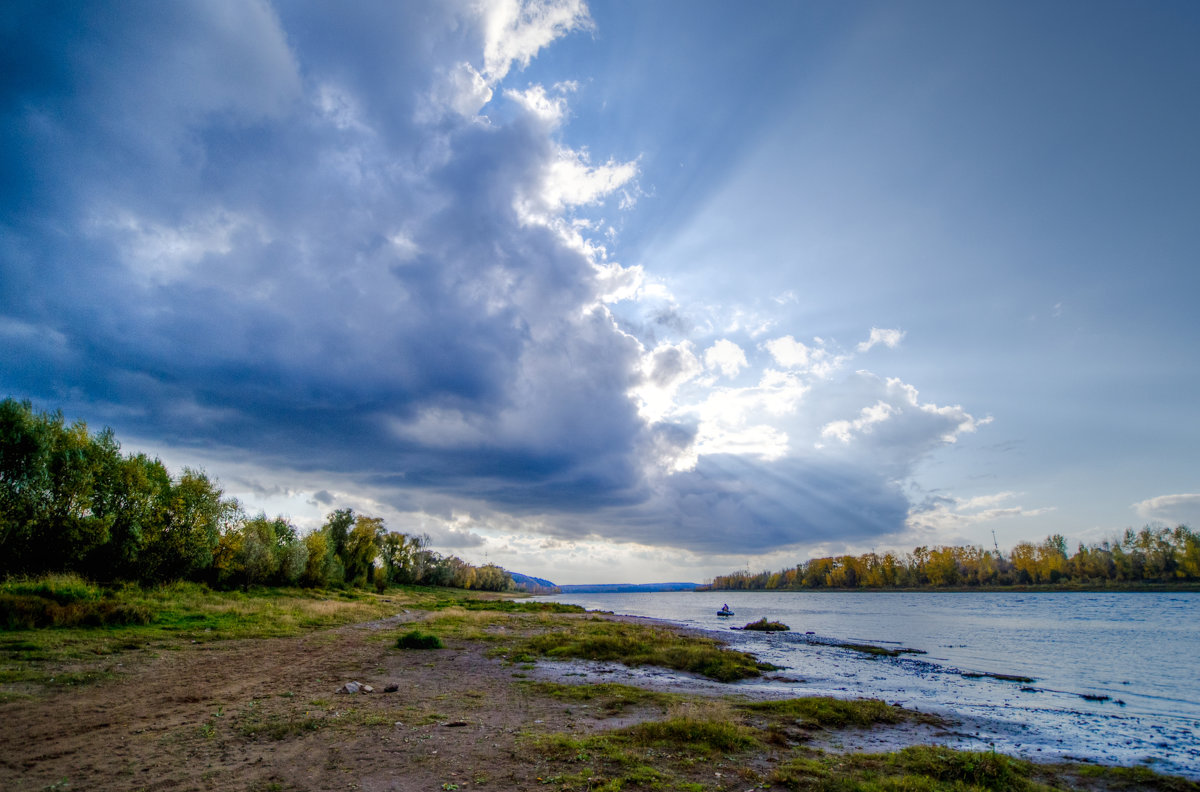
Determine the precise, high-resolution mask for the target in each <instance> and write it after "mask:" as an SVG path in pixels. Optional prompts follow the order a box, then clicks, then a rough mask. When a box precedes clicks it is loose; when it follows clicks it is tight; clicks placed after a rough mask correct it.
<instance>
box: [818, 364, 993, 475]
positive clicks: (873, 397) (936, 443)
mask: <svg viewBox="0 0 1200 792" xmlns="http://www.w3.org/2000/svg"><path fill="white" fill-rule="evenodd" d="M852 384H853V386H854V392H855V393H856V394H857V398H859V399H862V398H864V397H865V398H867V399H869V400H870V401H869V403H868V404H866V405H865V406H863V407H861V408H859V410H858V413H857V414H856V415H855V416H854V417H852V418H841V419H837V420H832V421H829V422H827V423H825V424H824V425H823V426H822V427H821V429H820V439H819V440H818V441H817V447H819V448H830V449H838V448H839V447H840V448H841V449H842V450H843V451H845V452H849V453H852V454H854V455H855V456H859V457H864V456H869V457H873V458H875V459H876V460H877V461H878V462H879V463H880V464H884V463H890V464H891V465H892V466H894V467H895V468H896V469H898V470H906V469H907V467H908V466H910V465H911V464H912V463H913V462H914V461H915V460H917V459H920V458H921V457H923V456H925V455H926V454H928V453H929V452H931V451H933V450H934V449H936V448H938V447H940V446H943V445H946V444H950V443H956V442H957V441H958V438H959V437H960V436H961V435H963V434H967V433H972V432H975V431H976V430H977V429H978V428H979V427H980V426H983V425H985V424H987V423H990V422H991V418H990V417H987V418H976V417H975V416H973V415H971V414H970V413H968V412H967V411H966V410H965V409H963V408H962V406H960V405H938V404H934V403H932V402H922V401H921V400H920V394H919V393H918V391H917V389H916V388H915V387H913V386H912V385H910V384H908V383H906V382H903V381H902V380H900V379H898V378H895V377H888V378H886V379H885V378H880V377H878V376H876V375H875V374H872V373H871V372H868V371H859V372H857V373H856V374H855V376H854V377H853V379H852ZM843 403H844V402H843Z"/></svg>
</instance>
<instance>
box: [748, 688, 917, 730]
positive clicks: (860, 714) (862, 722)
mask: <svg viewBox="0 0 1200 792" xmlns="http://www.w3.org/2000/svg"><path fill="white" fill-rule="evenodd" d="M741 709H743V710H745V711H746V712H749V713H753V714H755V715H760V716H765V717H767V718H772V719H785V720H789V721H800V723H801V724H803V725H805V726H815V727H822V728H827V729H843V728H846V727H848V726H854V727H858V728H866V727H868V726H874V725H875V724H877V723H898V722H900V721H901V720H903V719H904V717H905V716H906V711H905V710H902V709H900V708H899V707H893V706H892V705H891V704H888V703H886V702H883V701H879V700H878V699H836V698H829V697H826V696H812V697H807V698H792V699H783V700H780V701H755V702H751V703H748V704H744V705H742V707H741Z"/></svg>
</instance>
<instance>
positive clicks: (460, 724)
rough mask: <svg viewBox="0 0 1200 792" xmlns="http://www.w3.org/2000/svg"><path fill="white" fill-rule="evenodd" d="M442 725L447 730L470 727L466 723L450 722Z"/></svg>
mask: <svg viewBox="0 0 1200 792" xmlns="http://www.w3.org/2000/svg"><path fill="white" fill-rule="evenodd" d="M442 725H443V726H445V727H446V728H447V729H454V728H457V727H459V726H470V725H471V724H470V723H468V722H467V721H450V722H449V723H443V724H442Z"/></svg>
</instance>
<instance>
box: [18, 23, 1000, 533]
mask: <svg viewBox="0 0 1200 792" xmlns="http://www.w3.org/2000/svg"><path fill="white" fill-rule="evenodd" d="M21 18H22V20H23V24H22V25H19V26H16V28H12V29H11V30H17V29H19V33H20V35H16V34H15V33H12V32H9V33H5V34H0V35H3V40H0V47H2V48H3V49H4V51H6V52H8V53H12V55H11V57H10V61H11V62H12V64H14V68H13V70H12V71H11V75H6V80H5V82H4V83H3V86H4V87H3V89H2V90H3V91H4V94H3V97H2V99H3V101H2V102H0V112H2V113H3V124H2V125H0V185H2V186H0V190H2V191H3V192H2V193H0V200H2V201H3V215H2V216H3V218H4V220H3V224H4V225H3V233H2V234H0V257H2V258H0V262H2V267H3V272H2V274H3V277H0V356H2V357H3V359H4V360H5V365H4V367H3V370H0V387H3V389H4V390H5V391H6V393H11V394H13V395H17V396H20V397H27V398H31V399H33V400H34V401H36V402H38V403H39V404H40V405H43V406H47V407H51V408H62V409H63V410H64V411H65V412H66V413H67V414H68V415H72V416H75V415H78V416H81V417H86V418H87V419H88V420H89V421H90V422H92V423H93V424H103V423H109V424H111V425H112V426H113V427H114V428H115V429H116V431H117V433H118V435H119V436H121V437H123V438H131V439H132V438H140V439H143V440H147V441H150V442H152V443H154V444H156V445H157V446H160V447H163V448H166V449H173V452H172V453H173V458H174V459H176V460H178V462H177V463H176V464H177V465H180V464H193V463H194V461H204V462H205V463H206V464H207V467H208V468H209V469H210V470H211V471H213V472H214V473H217V474H220V473H221V471H222V470H226V471H234V473H233V474H232V475H230V474H226V475H227V477H228V478H229V480H230V482H231V492H234V493H236V494H238V496H239V497H246V498H259V499H260V501H259V502H260V504H261V505H260V507H262V508H265V507H266V505H268V504H269V505H270V506H271V507H272V508H279V509H295V510H297V513H301V512H302V513H303V514H304V517H303V519H304V520H305V521H306V524H307V525H312V524H319V522H320V519H321V517H322V513H323V511H324V510H328V509H331V508H342V507H349V508H355V509H356V510H359V511H368V512H371V513H378V514H381V515H384V516H387V518H388V519H389V524H392V525H394V526H395V527H397V528H398V529H401V530H410V531H412V532H416V533H429V534H430V536H431V537H433V538H434V539H435V540H436V541H437V542H439V543H442V546H447V547H451V548H454V547H464V548H472V547H473V548H480V547H484V546H489V547H490V546H491V545H490V544H488V543H490V542H493V541H498V539H497V537H499V536H502V535H517V534H521V535H530V534H539V535H543V536H551V537H558V538H560V539H562V540H563V541H569V542H576V541H578V542H584V541H589V542H594V541H600V540H601V539H604V540H612V541H620V542H627V543H630V546H631V547H632V546H636V547H639V548H662V547H671V548H678V549H681V550H680V552H685V551H686V552H705V553H713V552H752V553H759V552H770V551H773V550H777V549H778V548H781V547H793V546H796V545H798V544H801V543H803V542H805V541H820V540H826V539H832V538H838V537H862V538H866V537H870V536H874V535H879V534H881V533H888V532H894V531H896V530H900V529H902V528H903V526H904V524H905V520H906V518H907V515H908V504H907V502H906V500H905V497H904V495H903V492H902V491H901V490H900V488H899V484H898V482H900V481H902V480H904V478H905V477H906V476H908V475H910V474H911V470H912V467H913V465H914V463H915V460H918V459H920V458H921V457H922V456H923V455H925V454H927V453H929V452H930V451H932V450H933V449H935V448H937V447H939V446H941V445H945V444H946V443H952V442H954V441H955V440H956V438H957V437H959V436H960V435H962V434H963V433H964V432H970V431H974V430H975V428H976V427H978V426H980V425H982V424H983V423H985V422H986V420H987V419H982V420H980V419H976V418H974V417H973V416H972V415H970V414H969V413H968V412H967V411H966V410H964V409H963V408H962V407H960V406H938V405H934V404H931V403H927V402H921V401H920V400H919V399H918V394H917V391H916V389H915V388H913V387H912V386H910V385H907V384H906V383H903V382H901V381H900V380H898V379H883V378H880V377H877V376H875V375H873V374H870V373H869V372H859V373H857V374H850V375H846V373H845V369H846V364H847V362H848V361H849V360H851V358H852V354H851V353H848V352H846V351H843V350H842V349H840V348H839V347H838V345H837V344H836V343H834V342H826V341H825V340H822V339H821V338H812V340H811V342H810V343H805V342H801V341H797V340H796V336H795V335H794V334H787V335H778V336H777V337H773V338H768V337H767V334H768V333H772V334H775V333H778V332H779V331H778V330H774V329H772V328H774V327H775V325H776V324H777V323H778V316H776V315H774V314H771V313H769V311H763V310H759V309H756V308H744V307H742V306H715V307H714V306H703V305H695V304H687V305H681V304H679V302H678V301H677V300H676V298H675V297H674V296H673V293H672V291H671V288H670V284H669V283H667V282H666V281H665V280H663V279H661V278H659V277H656V276H654V275H653V274H652V271H651V269H650V267H651V266H652V262H646V264H645V268H644V267H643V265H642V264H637V265H632V266H624V265H622V264H620V263H619V262H616V261H612V260H610V258H609V252H608V250H607V248H606V244H610V240H611V238H612V236H611V233H610V231H611V229H612V227H613V225H614V223H612V222H609V221H606V220H605V219H604V217H603V216H602V215H603V214H604V213H610V214H614V215H619V214H620V213H621V212H623V211H629V210H630V208H631V207H632V205H633V202H634V201H635V200H636V199H637V197H638V196H639V195H640V194H641V193H640V188H639V186H638V183H637V182H638V178H639V174H640V161H639V160H638V159H636V158H634V159H628V160H626V159H619V158H616V157H609V156H605V155H604V154H597V155H595V156H593V155H592V154H591V153H590V151H589V149H588V148H586V147H584V146H575V147H573V146H569V145H567V144H566V143H565V142H564V140H563V134H564V128H565V126H566V125H567V124H569V122H570V117H571V114H570V106H569V100H570V99H572V98H573V90H574V88H573V86H572V85H571V84H570V83H565V82H564V83H557V84H555V85H553V86H551V87H549V88H547V87H545V86H543V85H539V84H530V85H527V86H525V87H523V88H521V89H511V88H507V87H506V86H505V79H506V78H507V77H509V76H510V75H511V73H512V72H513V70H514V69H518V68H524V67H526V66H528V65H529V64H530V63H531V62H532V59H533V58H535V57H537V56H538V54H539V53H540V52H542V50H543V49H544V48H546V47H548V46H550V45H551V44H552V43H553V42H554V41H555V40H556V39H558V38H561V37H563V36H565V35H568V34H570V33H572V32H576V31H586V30H589V29H591V27H592V22H591V20H590V17H589V16H588V13H587V9H586V7H585V6H584V5H583V4H582V3H580V2H525V3H518V2H515V1H512V0H506V1H505V2H497V3H488V4H482V5H478V4H468V3H447V4H433V5H408V4H386V3H383V4H377V5H371V4H366V3H361V4H359V3H356V4H352V5H350V6H347V7H344V8H343V7H338V8H333V7H331V6H325V5H321V4H279V5H276V6H272V5H270V4H267V3H265V2H245V3H220V2H201V1H200V0H195V2H187V1H186V0H180V2H174V3H170V4H162V5H154V6H152V7H145V8H142V7H138V8H132V7H124V6H117V7H113V8H107V7H106V8H103V9H101V8H99V7H94V6H89V5H86V4H84V5H81V6H78V7H77V8H75V9H74V11H72V12H71V13H69V14H68V13H65V12H64V13H57V12H54V13H52V12H47V11H43V10H42V9H41V6H40V5H39V4H32V3H31V4H29V5H28V6H26V8H25V9H24V10H23V11H22V17H21ZM567 76H576V75H567ZM485 108H486V111H487V115H486V116H484V115H480V113H481V112H483V111H484V110H485ZM794 299H795V298H794V295H790V294H788V295H781V301H776V300H773V299H768V300H767V302H768V303H770V304H771V305H774V306H776V307H779V306H780V304H781V302H784V303H786V302H788V301H789V300H794ZM901 336H902V333H900V331H893V330H879V329H878V328H873V329H872V330H871V335H870V339H869V340H868V341H867V342H864V344H866V346H865V348H864V345H863V344H860V345H858V349H859V350H860V351H865V350H866V349H869V348H871V346H873V345H875V344H884V345H887V346H895V344H896V343H898V342H899V340H900V337H901ZM763 339H765V340H763ZM699 350H703V351H702V352H701V351H699ZM819 445H820V447H819ZM731 548H732V550H731Z"/></svg>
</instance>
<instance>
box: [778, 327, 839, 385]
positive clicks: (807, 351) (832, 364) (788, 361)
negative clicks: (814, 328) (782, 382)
mask: <svg viewBox="0 0 1200 792" xmlns="http://www.w3.org/2000/svg"><path fill="white" fill-rule="evenodd" d="M814 341H815V344H816V345H815V346H807V345H806V344H804V343H803V342H801V341H797V340H796V339H795V338H793V337H792V336H790V335H785V336H782V337H780V338H772V339H771V340H769V341H766V342H765V343H764V344H763V348H764V349H766V350H767V351H768V352H769V353H771V357H773V358H775V362H776V363H778V364H779V365H780V366H782V367H783V368H786V369H793V370H796V371H803V372H807V373H810V374H813V375H814V376H817V377H829V376H831V375H832V374H833V373H834V372H835V371H837V370H838V369H840V368H841V367H842V365H843V364H845V362H846V361H847V360H849V359H850V357H849V355H843V354H836V353H833V352H831V351H829V350H828V349H826V347H825V344H824V342H823V341H822V340H821V339H819V338H818V339H814Z"/></svg>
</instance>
